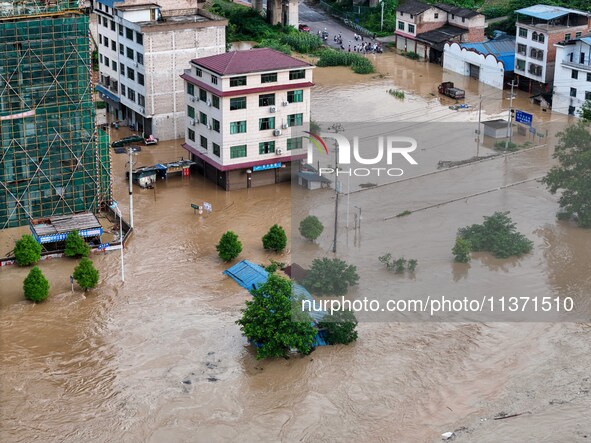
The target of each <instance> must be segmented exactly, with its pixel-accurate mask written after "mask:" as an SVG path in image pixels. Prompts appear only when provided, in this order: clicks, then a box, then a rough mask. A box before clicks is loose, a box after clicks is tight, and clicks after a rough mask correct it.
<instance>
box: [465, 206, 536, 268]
mask: <svg viewBox="0 0 591 443" xmlns="http://www.w3.org/2000/svg"><path fill="white" fill-rule="evenodd" d="M458 237H460V238H462V239H463V240H467V241H469V242H470V245H471V248H472V251H487V252H491V253H493V254H494V256H495V257H497V258H507V257H511V256H513V255H521V254H526V253H528V252H530V251H531V250H532V247H533V242H532V241H531V240H528V239H527V238H526V237H525V236H524V235H523V234H521V233H519V232H517V228H516V225H515V223H513V221H512V220H511V219H510V218H509V212H495V213H494V214H493V215H491V216H488V217H484V223H482V224H481V225H478V224H474V225H471V226H466V227H465V228H461V229H460V230H458Z"/></svg>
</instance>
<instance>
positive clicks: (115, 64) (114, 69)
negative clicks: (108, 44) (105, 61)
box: [111, 60, 117, 72]
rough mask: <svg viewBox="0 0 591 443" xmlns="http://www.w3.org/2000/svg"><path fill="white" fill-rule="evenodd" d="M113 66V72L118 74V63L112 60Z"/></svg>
mask: <svg viewBox="0 0 591 443" xmlns="http://www.w3.org/2000/svg"><path fill="white" fill-rule="evenodd" d="M111 65H112V66H111V67H112V69H113V71H115V72H117V62H116V61H115V60H111Z"/></svg>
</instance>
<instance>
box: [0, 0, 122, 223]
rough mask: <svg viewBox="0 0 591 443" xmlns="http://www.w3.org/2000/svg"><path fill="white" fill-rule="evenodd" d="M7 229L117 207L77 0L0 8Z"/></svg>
mask: <svg viewBox="0 0 591 443" xmlns="http://www.w3.org/2000/svg"><path fill="white" fill-rule="evenodd" d="M0 60H1V61H0V229H3V228H7V227H12V226H20V225H24V224H27V223H28V222H29V219H32V218H41V217H49V216H57V215H67V214H72V213H74V212H83V211H89V212H94V211H96V210H97V209H99V208H100V207H101V206H105V205H106V204H109V203H110V200H111V179H110V157H109V144H108V138H107V135H106V134H105V133H103V132H102V131H97V128H96V126H95V106H94V103H93V101H92V88H91V75H90V74H91V54H90V41H89V38H88V17H87V16H85V15H83V14H82V13H81V11H80V10H79V9H78V1H69V0H54V1H51V2H48V1H34V0H24V1H19V2H2V3H0Z"/></svg>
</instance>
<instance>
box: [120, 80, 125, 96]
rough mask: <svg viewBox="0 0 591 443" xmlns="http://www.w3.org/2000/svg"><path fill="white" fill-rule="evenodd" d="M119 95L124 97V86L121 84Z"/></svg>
mask: <svg viewBox="0 0 591 443" xmlns="http://www.w3.org/2000/svg"><path fill="white" fill-rule="evenodd" d="M121 95H122V96H123V97H125V85H124V84H123V83H122V84H121Z"/></svg>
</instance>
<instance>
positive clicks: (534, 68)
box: [529, 63, 542, 77]
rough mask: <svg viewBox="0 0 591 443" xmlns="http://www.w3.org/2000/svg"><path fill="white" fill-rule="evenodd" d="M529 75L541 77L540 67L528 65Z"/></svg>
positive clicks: (532, 64)
mask: <svg viewBox="0 0 591 443" xmlns="http://www.w3.org/2000/svg"><path fill="white" fill-rule="evenodd" d="M529 73H530V74H532V75H535V76H537V77H540V76H541V75H542V67H541V66H540V65H536V64H534V63H530V64H529Z"/></svg>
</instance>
